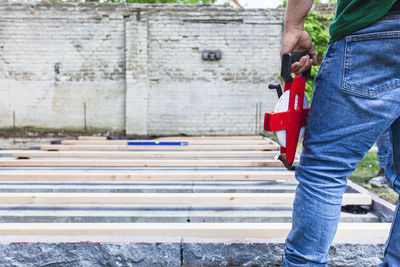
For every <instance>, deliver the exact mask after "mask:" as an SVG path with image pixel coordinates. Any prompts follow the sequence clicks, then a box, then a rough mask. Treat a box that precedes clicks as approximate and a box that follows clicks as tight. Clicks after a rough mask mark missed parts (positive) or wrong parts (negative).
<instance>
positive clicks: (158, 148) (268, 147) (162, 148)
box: [40, 145, 279, 151]
mask: <svg viewBox="0 0 400 267" xmlns="http://www.w3.org/2000/svg"><path fill="white" fill-rule="evenodd" d="M40 149H41V150H50V151H57V150H133V151H135V150H136V151H143V150H148V151H168V150H176V151H181V150H190V151H196V150H197V151H204V150H209V151H218V150H219V151H227V150H228V151H243V150H259V151H264V150H278V149H279V146H278V145H191V146H119V145H44V146H41V147H40Z"/></svg>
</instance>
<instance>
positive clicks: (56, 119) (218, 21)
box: [0, 3, 283, 135]
mask: <svg viewBox="0 0 400 267" xmlns="http://www.w3.org/2000/svg"><path fill="white" fill-rule="evenodd" d="M138 9H140V11H138ZM0 14H2V16H0V93H1V96H2V97H1V98H0V101H1V105H0V127H9V126H11V123H12V111H13V110H14V111H15V112H16V117H17V126H37V127H45V128H82V127H83V120H84V118H83V103H84V102H86V104H87V124H88V127H96V128H105V129H110V130H115V131H121V130H126V131H127V133H129V134H138V135H150V134H152V135H166V134H178V133H185V134H252V133H254V132H255V123H256V104H257V103H259V102H261V103H262V113H264V112H266V111H270V110H272V109H273V106H274V105H275V103H276V95H275V93H274V92H273V91H269V90H268V89H267V85H268V83H270V82H276V74H277V72H278V71H279V66H280V62H279V48H280V42H281V37H282V26H281V23H282V16H283V11H282V10H278V9H274V10H236V9H231V8H227V7H215V6H176V5H162V6H160V5H155V6H143V5H127V4H94V3H93V4H87V3H86V4H85V3H57V4H55V3H39V4H20V3H19V4H15V3H13V4H11V3H0ZM214 49H218V50H221V51H222V53H223V57H222V60H220V61H215V62H211V61H203V60H202V59H201V52H202V51H203V50H214Z"/></svg>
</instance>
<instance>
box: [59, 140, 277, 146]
mask: <svg viewBox="0 0 400 267" xmlns="http://www.w3.org/2000/svg"><path fill="white" fill-rule="evenodd" d="M128 142H134V143H148V142H155V143H157V142H174V143H175V142H176V143H179V142H181V143H187V145H189V146H191V145H270V144H271V143H270V142H269V141H267V140H182V139H174V140H172V139H171V140H168V141H160V140H62V141H61V144H62V145H120V146H125V145H127V144H128Z"/></svg>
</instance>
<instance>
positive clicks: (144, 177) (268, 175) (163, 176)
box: [0, 171, 295, 181]
mask: <svg viewBox="0 0 400 267" xmlns="http://www.w3.org/2000/svg"><path fill="white" fill-rule="evenodd" d="M267 180H285V181H294V180H295V176H294V172H286V171H283V172H282V171H265V172H259V171H257V172H254V171H247V172H243V171H242V172H232V171H231V172H227V171H223V172H193V171H192V172H131V173H99V172H97V173H96V172H90V173H87V172H86V173H85V172H72V173H70V172H68V173H60V172H42V173H37V172H34V173H28V172H27V173H13V172H0V181H267Z"/></svg>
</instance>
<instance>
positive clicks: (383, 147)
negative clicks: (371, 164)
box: [369, 129, 391, 187]
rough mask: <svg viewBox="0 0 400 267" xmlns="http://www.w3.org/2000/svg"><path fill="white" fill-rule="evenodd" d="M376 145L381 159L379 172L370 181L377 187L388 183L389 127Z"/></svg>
mask: <svg viewBox="0 0 400 267" xmlns="http://www.w3.org/2000/svg"><path fill="white" fill-rule="evenodd" d="M376 146H377V147H378V152H377V153H376V154H377V156H378V160H379V169H380V170H379V172H378V174H377V175H376V177H374V178H372V179H371V180H369V183H370V184H371V185H373V186H376V187H383V186H387V185H388V180H387V179H386V176H385V164H386V159H387V158H388V154H389V151H390V146H391V143H390V134H389V129H386V130H385V131H384V132H383V134H381V136H379V138H378V140H376Z"/></svg>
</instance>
